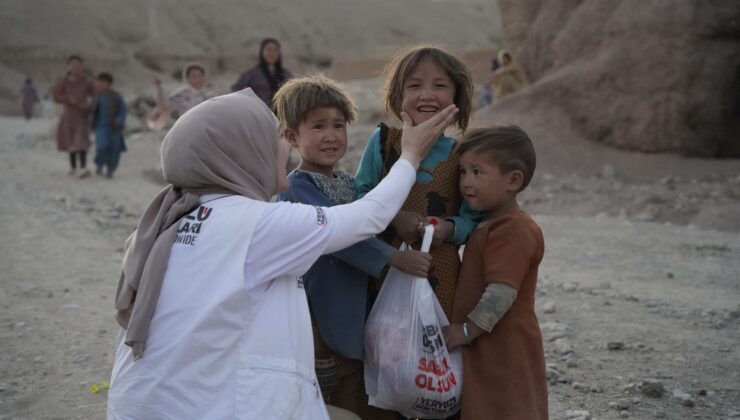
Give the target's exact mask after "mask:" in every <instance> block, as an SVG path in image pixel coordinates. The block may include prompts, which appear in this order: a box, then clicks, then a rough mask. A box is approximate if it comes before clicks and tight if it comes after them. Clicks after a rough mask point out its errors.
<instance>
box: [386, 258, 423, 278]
mask: <svg viewBox="0 0 740 420" xmlns="http://www.w3.org/2000/svg"><path fill="white" fill-rule="evenodd" d="M388 263H389V264H390V265H391V267H395V268H396V269H398V270H400V271H403V272H404V273H406V274H410V275H412V276H416V277H424V278H426V276H428V275H429V269H430V268H432V256H431V255H429V254H427V253H426V252H421V251H396V253H395V254H393V256H391V259H390V261H389V262H388Z"/></svg>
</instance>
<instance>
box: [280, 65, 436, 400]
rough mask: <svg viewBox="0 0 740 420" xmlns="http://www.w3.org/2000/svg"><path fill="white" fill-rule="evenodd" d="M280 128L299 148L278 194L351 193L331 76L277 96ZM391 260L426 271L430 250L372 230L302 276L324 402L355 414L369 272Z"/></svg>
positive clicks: (340, 199) (341, 196)
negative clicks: (341, 165)
mask: <svg viewBox="0 0 740 420" xmlns="http://www.w3.org/2000/svg"><path fill="white" fill-rule="evenodd" d="M274 108H275V110H276V113H277V115H278V118H279V119H280V123H281V125H282V127H283V129H284V136H285V138H286V139H287V140H288V142H289V143H290V145H291V146H292V147H293V148H295V149H297V150H298V152H299V153H300V156H301V161H300V164H299V165H298V168H297V169H296V170H295V171H293V172H292V173H291V174H290V175H288V179H289V180H290V187H289V188H288V189H287V190H285V191H283V192H282V193H281V194H280V195H278V200H279V201H290V202H294V203H304V204H311V205H314V206H323V207H332V206H336V205H341V204H347V203H350V202H352V201H354V198H355V191H354V182H353V179H352V177H351V176H349V175H347V174H345V173H344V172H341V171H338V170H335V168H334V167H335V165H336V163H337V162H338V161H339V160H340V159H341V158H342V156H344V153H345V152H346V150H347V124H348V123H350V122H352V121H354V119H355V111H354V106H353V103H352V100H351V99H350V97H349V95H348V94H347V93H346V92H345V90H344V89H343V88H342V87H340V86H339V85H337V84H336V83H335V82H334V81H333V80H331V79H328V78H326V77H323V76H320V75H313V76H306V77H302V78H298V79H292V80H290V81H288V82H286V83H285V85H283V86H282V88H281V89H280V90H279V91H278V92H277V94H276V95H275V98H274ZM388 265H391V266H393V267H396V268H397V269H399V270H401V271H405V272H407V273H409V274H412V275H417V276H426V275H427V274H428V270H429V268H430V265H431V257H430V256H429V254H425V253H421V252H417V251H405V252H399V251H398V249H397V248H394V247H392V246H390V245H388V244H386V243H385V242H383V241H380V240H378V239H375V238H371V239H368V240H366V241H364V242H360V243H358V244H355V245H353V246H351V247H349V248H346V249H343V250H341V251H337V252H335V253H333V254H329V255H325V256H322V257H321V258H319V259H318V261H316V263H315V264H314V265H313V266H312V267H311V269H310V270H309V271H308V272H306V274H305V275H304V276H303V284H304V287H305V290H306V294H307V296H308V303H309V308H310V309H311V315H312V316H311V320H312V324H313V327H314V349H315V358H316V373H317V376H318V379H319V384H320V385H321V390H322V392H323V393H324V396H325V400H326V402H327V403H329V404H332V405H335V406H338V407H341V408H344V409H347V410H350V411H352V412H355V413H357V414H359V410H360V406H361V401H362V395H363V394H362V389H363V388H362V383H363V367H362V356H363V348H364V344H363V341H364V325H365V318H366V315H367V312H368V308H367V300H368V295H367V292H368V275H371V276H374V277H376V278H378V277H380V276H381V274H382V273H383V271H384V270H385V268H386V267H387V266H388Z"/></svg>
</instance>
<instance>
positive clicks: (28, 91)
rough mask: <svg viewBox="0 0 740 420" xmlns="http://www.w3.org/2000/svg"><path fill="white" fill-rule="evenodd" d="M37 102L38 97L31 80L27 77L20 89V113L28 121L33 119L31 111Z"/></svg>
mask: <svg viewBox="0 0 740 420" xmlns="http://www.w3.org/2000/svg"><path fill="white" fill-rule="evenodd" d="M38 102H39V95H38V94H37V93H36V87H35V86H34V85H33V80H31V78H30V77H28V78H26V81H25V82H24V83H23V87H21V111H23V117H24V118H25V119H27V120H30V119H31V117H33V109H34V108H35V107H36V104H37V103H38Z"/></svg>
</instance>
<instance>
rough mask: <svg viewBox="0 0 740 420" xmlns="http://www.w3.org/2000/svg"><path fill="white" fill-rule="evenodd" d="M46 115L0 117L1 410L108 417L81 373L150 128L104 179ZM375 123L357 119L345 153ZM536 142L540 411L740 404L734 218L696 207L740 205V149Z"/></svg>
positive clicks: (152, 182)
mask: <svg viewBox="0 0 740 420" xmlns="http://www.w3.org/2000/svg"><path fill="white" fill-rule="evenodd" d="M369 85H370V86H374V85H375V84H374V83H372V82H357V83H353V84H351V86H350V88H351V90H352V91H353V92H355V93H356V94H362V92H366V94H367V95H368V97H371V96H372V94H371V93H367V89H368V88H367V86H369ZM371 91H372V90H371ZM368 108H372V106H368ZM361 109H362V107H361ZM53 124H54V121H53V120H37V121H34V122H31V123H27V122H25V121H22V120H20V119H16V118H9V117H2V118H0V179H1V180H2V182H0V193H1V194H2V196H3V197H4V200H2V201H0V228H1V229H2V231H3V235H2V238H3V239H2V242H0V267H2V274H0V279H1V280H0V281H1V282H2V283H1V284H2V286H1V288H0V290H1V291H2V292H1V293H0V343H2V347H1V349H2V351H0V419H72V418H80V419H82V418H84V419H90V418H102V417H103V415H104V412H105V401H106V393H105V390H103V391H102V392H100V393H97V394H93V393H91V392H90V390H89V387H90V386H91V385H92V384H94V383H99V382H101V381H108V379H109V375H110V368H111V363H112V359H113V342H114V336H115V333H116V331H117V326H116V324H115V322H114V321H113V318H112V300H113V294H114V292H115V287H116V284H117V279H118V271H119V269H120V260H121V251H122V243H123V239H124V238H125V236H126V235H127V234H128V233H129V232H130V231H131V229H132V228H133V227H134V226H135V223H136V220H137V217H138V215H139V213H140V212H141V210H142V209H143V207H144V206H145V205H146V203H147V202H148V200H149V199H150V198H151V196H152V195H153V194H155V193H156V192H157V191H158V190H159V189H160V188H161V184H159V183H157V176H156V173H155V172H154V171H153V168H154V167H155V166H156V163H157V160H158V158H157V151H158V146H159V138H158V137H157V136H156V135H154V134H151V133H140V134H131V135H129V137H128V146H129V152H127V153H126V154H124V156H123V160H122V164H121V168H120V171H119V172H118V173H117V176H116V178H115V179H113V180H106V179H103V178H97V177H92V178H89V179H85V180H79V179H74V178H71V177H69V176H68V175H67V160H66V156H64V155H62V154H60V153H58V152H56V150H55V148H54V143H53V141H52V137H51V133H52V129H53ZM371 130H372V125H370V124H358V125H354V126H352V127H351V143H352V144H351V148H350V152H349V153H348V156H347V159H346V160H345V161H344V163H343V165H344V167H345V168H346V169H348V170H353V169H354V166H355V165H356V160H357V158H358V156H359V154H360V153H361V151H362V149H363V147H364V142H365V140H366V138H367V136H368V134H369V132H370V131H371ZM540 146H541V147H540ZM538 147H539V148H540V153H539V157H540V164H541V167H540V169H539V170H538V173H537V175H536V177H535V181H534V183H533V185H532V188H531V191H529V192H528V193H527V194H526V195H525V196H524V197H523V202H524V205H525V207H526V208H528V209H529V210H530V211H531V212H533V213H534V214H535V216H536V220H537V221H538V222H539V223H540V224H541V225H542V228H543V230H544V233H545V238H546V243H547V252H546V257H545V261H544V263H543V265H542V269H541V275H540V284H539V294H538V313H539V315H540V322H541V325H542V329H543V333H544V337H545V346H546V351H547V358H548V366H549V369H548V370H549V372H548V373H549V376H550V380H551V385H550V400H551V418H553V419H566V418H588V416H590V417H591V418H603V419H610V418H626V417H629V418H638V419H642V418H671V419H684V418H725V419H726V418H740V346H738V344H740V306H739V304H738V303H739V302H740V282H739V281H738V273H740V258H738V251H740V237H739V236H738V234H737V231H738V222H737V217H734V218H733V217H729V216H728V213H719V214H720V216H718V217H711V215H705V218H706V219H707V220H708V221H707V223H706V224H702V223H701V222H699V221H698V220H701V217H699V215H700V213H701V209H702V208H703V203H709V204H712V203H714V204H718V205H719V204H721V205H722V206H725V207H727V206H730V207H731V208H732V206H738V204H739V203H740V175H739V174H740V162H737V161H698V160H686V159H681V158H676V157H667V156H656V155H649V156H646V155H632V154H628V153H624V152H619V153H617V154H610V153H609V152H605V153H606V154H600V155H599V156H600V159H594V158H593V156H591V155H589V153H593V149H589V148H588V147H584V146H583V145H579V144H573V143H571V144H567V143H565V144H561V146H560V147H558V148H554V147H551V146H548V145H547V144H545V143H542V144H539V145H538ZM562 156H569V157H570V158H571V159H573V160H574V161H579V162H585V163H583V164H581V165H570V164H569V161H568V160H567V159H564V158H563V159H560V157H562ZM641 168H642V169H641ZM667 173H673V175H672V176H670V177H669V176H668V175H666V174H667ZM679 203H683V204H682V205H683V207H681V208H679V209H677V205H678V204H679ZM735 208H736V207H735ZM681 209H683V210H681ZM710 222H711V223H710ZM703 226H704V227H703ZM651 381H654V382H659V383H660V385H656V384H654V383H652V382H651ZM660 386H662V388H663V389H664V392H663V395H662V396H661V397H657V398H656V397H651V396H648V395H647V394H650V395H657V394H658V393H659V392H658V391H659V390H660ZM674 393H675V394H676V397H674V396H673V395H674ZM682 393H685V394H686V395H683V394H682ZM679 396H680V397H681V398H679ZM682 398H683V399H682ZM689 405H691V406H689Z"/></svg>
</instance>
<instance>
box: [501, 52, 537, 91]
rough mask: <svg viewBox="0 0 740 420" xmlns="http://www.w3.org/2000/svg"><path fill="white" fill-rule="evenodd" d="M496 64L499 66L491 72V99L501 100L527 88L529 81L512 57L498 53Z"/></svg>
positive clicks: (505, 53) (508, 54) (504, 53)
mask: <svg viewBox="0 0 740 420" xmlns="http://www.w3.org/2000/svg"><path fill="white" fill-rule="evenodd" d="M498 62H499V64H500V65H501V67H499V68H498V69H496V70H495V71H494V72H493V80H492V82H493V97H494V98H495V99H497V100H498V99H501V98H503V97H505V96H507V95H511V94H512V93H514V92H516V91H518V90H519V89H521V88H523V87H524V86H527V85H528V84H529V80H528V79H527V75H526V74H525V73H524V69H523V68H522V66H520V65H519V63H517V62H516V61H514V58H513V57H512V55H511V54H510V53H509V52H508V51H506V50H501V51H499V52H498Z"/></svg>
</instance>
